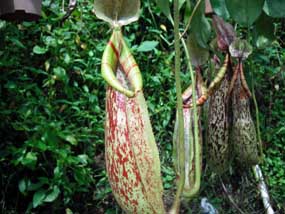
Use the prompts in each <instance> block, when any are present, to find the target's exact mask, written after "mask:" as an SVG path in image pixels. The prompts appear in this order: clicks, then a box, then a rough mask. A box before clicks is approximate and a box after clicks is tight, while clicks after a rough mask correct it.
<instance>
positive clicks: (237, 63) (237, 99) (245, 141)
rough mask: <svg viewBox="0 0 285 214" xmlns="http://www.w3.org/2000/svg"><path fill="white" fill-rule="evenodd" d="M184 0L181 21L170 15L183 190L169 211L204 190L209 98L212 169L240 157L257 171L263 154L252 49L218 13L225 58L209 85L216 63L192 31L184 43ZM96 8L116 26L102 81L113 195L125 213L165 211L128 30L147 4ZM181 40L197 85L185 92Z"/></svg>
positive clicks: (132, 1)
mask: <svg viewBox="0 0 285 214" xmlns="http://www.w3.org/2000/svg"><path fill="white" fill-rule="evenodd" d="M167 2H168V1H167ZM178 3H179V2H178V0H175V1H174V18H172V17H171V14H168V15H169V17H170V20H171V23H173V25H174V32H175V57H176V60H175V80H176V82H175V87H176V92H177V113H176V122H175V128H174V134H173V161H174V168H175V172H176V178H177V179H176V185H177V191H176V195H175V197H174V202H173V206H172V207H171V209H170V210H169V211H168V212H169V213H179V207H180V201H181V200H182V199H183V198H190V199H191V198H192V197H193V196H195V195H196V194H197V193H198V192H199V189H200V183H201V173H202V145H203V140H202V129H201V120H202V117H201V111H202V106H203V104H204V103H206V101H207V102H208V103H209V107H208V122H207V135H206V136H207V137H206V138H207V139H206V144H207V145H206V148H207V155H206V158H207V160H210V161H209V165H210V167H211V169H212V170H213V171H214V172H215V173H217V174H219V175H221V174H223V173H225V172H226V171H227V169H228V167H229V164H230V163H231V160H233V159H234V160H235V161H237V163H239V164H241V165H247V166H254V165H256V164H258V163H259V162H260V160H261V157H262V148H261V144H260V141H259V138H258V137H257V134H256V128H255V124H254V122H253V120H252V117H251V113H250V104H249V102H250V99H251V92H250V90H249V87H248V85H247V82H246V79H245V74H244V69H243V67H244V66H243V62H244V60H246V59H247V57H248V56H249V55H250V54H251V52H252V48H251V46H250V45H249V44H248V43H247V42H246V41H245V40H241V39H239V38H237V36H236V33H235V31H234V28H233V27H232V26H231V25H230V24H229V23H226V22H225V21H224V20H223V19H222V18H221V17H219V16H217V15H212V16H211V18H212V23H213V27H214V29H215V32H216V39H215V40H214V44H215V46H216V49H217V50H219V52H220V54H219V57H218V56H216V55H215V56H213V57H212V60H210V62H211V65H212V66H210V67H211V68H212V69H211V72H212V73H214V74H215V77H214V78H212V81H211V82H210V83H209V84H206V83H205V80H204V79H205V78H204V77H205V74H204V73H205V72H204V70H205V69H204V68H205V66H204V65H205V64H206V63H207V62H209V58H210V54H209V51H208V50H207V49H205V48H203V47H201V46H200V45H199V44H198V42H197V41H196V40H195V37H194V36H193V35H192V33H190V34H189V35H188V38H187V40H186V41H185V39H184V37H185V36H184V35H183V34H182V33H181V31H179V9H178V7H179V4H178ZM200 3H201V1H198V3H197V4H196V7H195V8H194V9H193V10H192V15H191V17H190V19H189V20H190V21H189V26H191V19H192V18H193V15H194V14H195V13H199V10H201V9H200ZM201 5H202V4H201ZM202 8H203V7H202ZM94 11H95V14H96V15H97V17H98V18H100V19H102V20H104V21H106V22H108V23H109V24H110V26H111V29H112V35H111V38H110V40H109V42H108V44H107V45H106V48H105V50H104V53H103V57H102V62H101V72H102V76H103V78H104V79H105V81H106V83H107V91H106V122H105V160H106V169H107V175H108V178H109V182H110V185H111V188H112V192H113V194H114V196H115V198H116V200H117V202H118V204H119V205H120V206H121V208H122V209H123V210H124V211H125V212H126V213H166V212H167V211H166V210H165V206H164V203H163V199H162V196H163V187H162V179H161V174H160V159H159V152H158V148H157V146H156V142H155V138H154V134H153V130H152V127H151V122H150V118H149V113H148V110H147V104H146V101H145V98H144V94H143V83H142V74H141V72H140V69H139V67H138V64H137V63H136V61H135V59H134V57H133V55H132V53H131V51H130V49H129V47H128V45H127V44H126V42H125V40H124V36H123V31H122V27H123V26H124V25H127V24H130V23H131V22H134V21H136V20H137V19H138V17H139V11H140V1H139V0H120V1H118V0H117V1H116V0H96V1H95V4H94ZM203 11H204V8H203ZM189 26H188V27H189ZM187 32H188V31H187V30H186V31H185V33H187ZM185 33H184V34H185ZM125 36H127V35H125ZM181 43H182V45H183V49H184V52H185V56H186V57H185V58H186V63H187V65H188V68H189V71H190V76H191V81H189V82H191V84H190V85H189V87H188V88H187V89H186V90H185V91H184V92H183V93H182V90H181V81H180V67H181V66H180V63H181V57H180V55H181V54H180V44H181ZM222 60H223V63H222V64H221V63H220V61H222ZM192 67H193V68H194V69H192ZM230 154H234V155H230Z"/></svg>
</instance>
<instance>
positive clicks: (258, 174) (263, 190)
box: [252, 165, 274, 214]
mask: <svg viewBox="0 0 285 214" xmlns="http://www.w3.org/2000/svg"><path fill="white" fill-rule="evenodd" d="M252 169H253V172H254V175H255V179H256V180H257V182H258V189H259V191H260V194H261V198H262V202H263V205H264V208H265V210H266V214H274V210H273V208H272V206H271V204H270V197H269V193H268V190H267V187H266V184H265V181H264V178H263V175H262V171H261V169H260V167H259V165H255V166H254V167H252Z"/></svg>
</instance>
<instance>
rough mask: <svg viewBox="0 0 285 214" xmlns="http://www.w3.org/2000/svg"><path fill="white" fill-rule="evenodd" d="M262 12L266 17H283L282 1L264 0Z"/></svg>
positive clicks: (284, 9) (283, 6)
mask: <svg viewBox="0 0 285 214" xmlns="http://www.w3.org/2000/svg"><path fill="white" fill-rule="evenodd" d="M264 11H265V12H266V14H267V15H269V16H272V17H274V18H282V17H285V1H284V0H265V5H264Z"/></svg>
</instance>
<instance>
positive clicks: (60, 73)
mask: <svg viewBox="0 0 285 214" xmlns="http://www.w3.org/2000/svg"><path fill="white" fill-rule="evenodd" d="M53 73H54V74H55V79H56V80H61V81H63V82H67V81H68V77H67V75H66V71H65V69H64V68H62V67H56V68H54V69H53Z"/></svg>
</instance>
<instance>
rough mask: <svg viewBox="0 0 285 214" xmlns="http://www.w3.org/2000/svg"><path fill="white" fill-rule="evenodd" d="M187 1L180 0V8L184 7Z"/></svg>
mask: <svg viewBox="0 0 285 214" xmlns="http://www.w3.org/2000/svg"><path fill="white" fill-rule="evenodd" d="M185 2H186V0H179V7H178V8H179V10H180V9H181V8H182V7H183V5H184V3H185Z"/></svg>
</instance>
